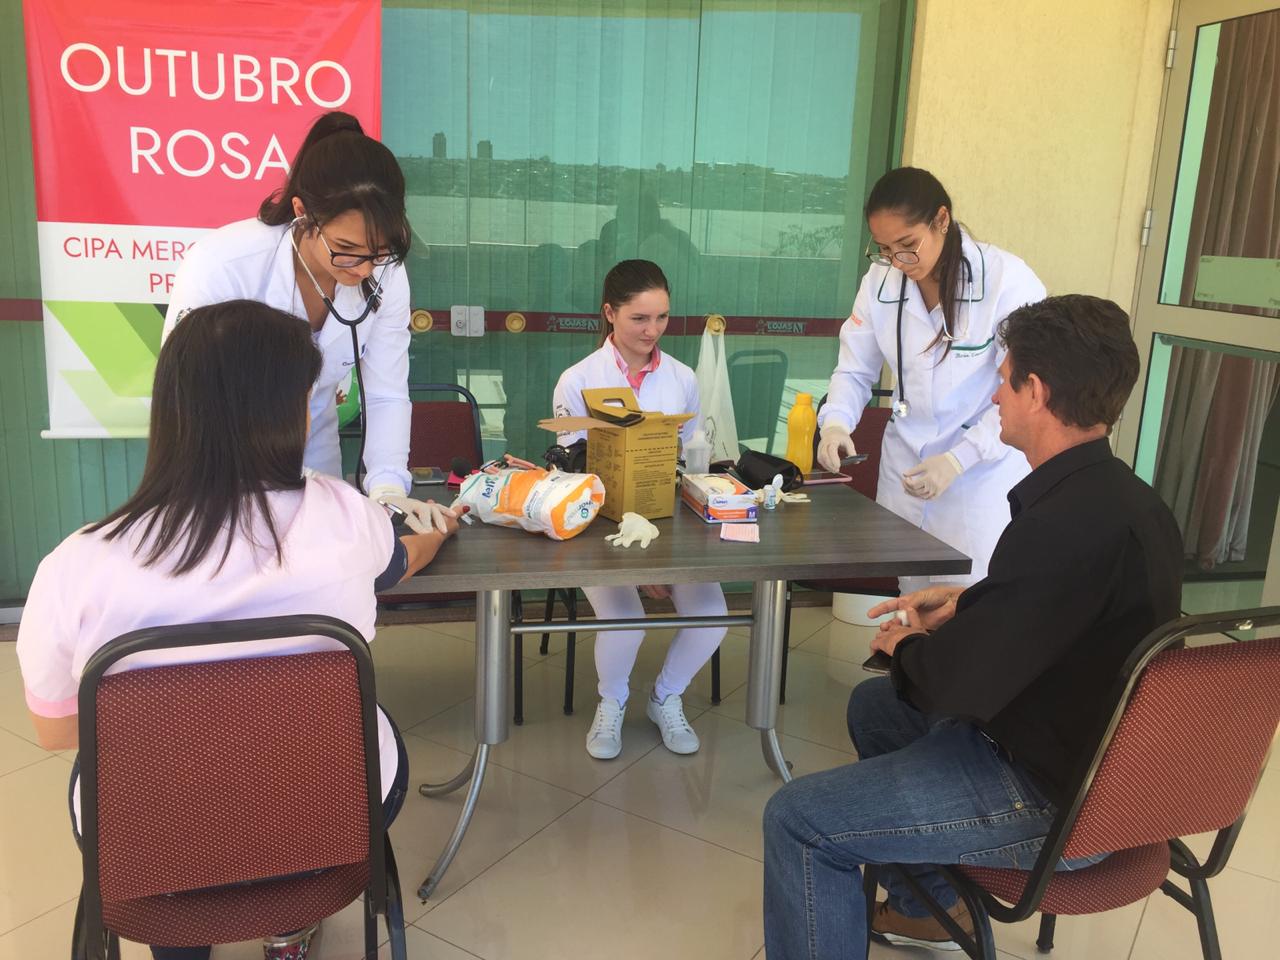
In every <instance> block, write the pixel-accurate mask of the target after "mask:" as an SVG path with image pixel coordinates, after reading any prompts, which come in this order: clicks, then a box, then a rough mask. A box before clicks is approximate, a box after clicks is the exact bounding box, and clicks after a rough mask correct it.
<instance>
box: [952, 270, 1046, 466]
mask: <svg viewBox="0 0 1280 960" xmlns="http://www.w3.org/2000/svg"><path fill="white" fill-rule="evenodd" d="M1004 266H1005V271H1006V274H1007V275H1006V276H1005V277H1003V278H1002V279H1001V283H1000V289H999V291H998V292H997V295H996V304H997V305H996V313H995V316H996V317H997V318H998V319H997V321H996V327H995V330H994V331H993V332H994V334H995V338H996V342H995V361H994V362H995V365H996V366H997V367H999V366H1000V364H1001V363H1003V362H1004V358H1005V355H1006V354H1007V353H1008V352H1009V351H1008V349H1007V348H1006V347H1005V345H1004V344H1003V343H1001V342H1000V334H999V324H1000V323H1001V322H1002V321H1003V320H1004V318H1005V317H1007V316H1008V315H1009V314H1011V313H1013V311H1014V310H1017V309H1018V308H1019V307H1021V306H1025V305H1026V304H1028V303H1036V302H1037V301H1039V300H1043V299H1044V298H1045V289H1044V284H1043V283H1041V282H1040V279H1039V278H1038V277H1037V276H1036V275H1035V274H1034V273H1032V272H1031V268H1030V267H1028V266H1027V265H1026V264H1025V263H1023V262H1022V261H1021V260H1017V259H1016V258H1012V257H1007V258H1006V260H1005V264H1004ZM1009 449H1010V448H1009V447H1008V446H1007V445H1006V444H1005V443H1004V441H1002V440H1001V439H1000V410H999V408H998V407H996V405H995V404H993V403H990V402H988V403H987V405H986V409H984V410H983V412H982V414H981V415H980V416H979V417H978V419H977V420H976V421H975V422H974V424H973V425H972V426H971V427H970V428H969V429H968V430H966V431H965V432H964V437H963V438H962V439H961V440H960V442H959V443H957V444H956V445H955V446H954V447H952V448H951V453H952V454H953V455H954V456H955V458H956V459H957V460H958V461H960V467H961V469H962V470H968V469H969V468H970V467H972V466H973V465H974V464H975V463H977V462H978V461H979V460H999V459H1000V458H1001V457H1003V456H1004V455H1005V454H1006V453H1008V452H1009Z"/></svg>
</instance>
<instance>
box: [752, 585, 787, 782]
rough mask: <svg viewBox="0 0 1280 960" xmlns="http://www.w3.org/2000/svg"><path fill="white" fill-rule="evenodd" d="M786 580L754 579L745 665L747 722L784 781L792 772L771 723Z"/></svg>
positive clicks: (784, 616) (774, 718)
mask: <svg viewBox="0 0 1280 960" xmlns="http://www.w3.org/2000/svg"><path fill="white" fill-rule="evenodd" d="M786 602H787V582H786V581H785V580H760V581H757V583H756V585H755V589H754V590H753V592H752V595H751V618H752V620H753V623H752V626H751V659H750V662H749V663H748V666H747V726H749V727H752V728H753V729H756V730H759V731H760V747H761V750H762V751H763V752H764V759H765V762H766V763H767V764H768V765H769V768H770V769H771V770H773V772H774V773H776V774H777V775H778V776H779V777H781V778H782V779H783V780H784V781H789V780H790V779H791V772H790V769H789V766H788V764H787V761H786V759H785V758H784V757H783V756H782V748H781V746H779V744H778V735H777V733H776V732H775V731H774V727H776V726H777V724H778V693H779V692H780V691H781V689H782V644H783V643H784V642H785V628H786V621H787V606H786Z"/></svg>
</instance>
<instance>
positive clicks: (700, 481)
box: [680, 473, 757, 523]
mask: <svg viewBox="0 0 1280 960" xmlns="http://www.w3.org/2000/svg"><path fill="white" fill-rule="evenodd" d="M680 499H681V500H683V501H684V505H685V506H686V507H688V508H689V509H690V510H692V511H693V512H694V513H696V514H697V515H698V516H699V517H701V518H702V519H703V520H704V521H706V522H707V523H755V521H756V509H757V507H756V495H755V492H754V491H753V490H752V489H751V488H750V487H748V486H746V484H743V483H740V482H739V481H737V480H735V479H734V478H733V477H731V476H729V475H728V474H727V473H686V474H685V475H684V479H683V480H682V481H681V483H680Z"/></svg>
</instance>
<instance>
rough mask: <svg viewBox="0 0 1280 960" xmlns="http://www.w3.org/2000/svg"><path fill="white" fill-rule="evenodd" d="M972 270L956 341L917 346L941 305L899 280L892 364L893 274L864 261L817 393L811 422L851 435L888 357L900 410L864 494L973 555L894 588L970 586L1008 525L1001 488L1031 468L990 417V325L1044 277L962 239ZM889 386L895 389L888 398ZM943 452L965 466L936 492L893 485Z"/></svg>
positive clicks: (929, 333)
mask: <svg viewBox="0 0 1280 960" xmlns="http://www.w3.org/2000/svg"><path fill="white" fill-rule="evenodd" d="M962 243H963V250H964V254H965V256H966V257H967V258H968V260H969V263H970V265H971V266H972V268H973V279H972V293H971V292H970V284H969V282H968V280H967V278H966V276H965V274H964V272H963V270H962V272H961V278H960V281H961V288H960V299H958V301H957V304H956V307H957V318H956V319H957V326H956V333H957V340H956V341H955V342H954V343H953V344H952V345H951V352H950V353H949V354H947V356H946V359H943V353H944V350H945V344H943V343H939V344H938V345H937V346H936V347H934V348H933V349H932V350H929V349H928V347H929V344H930V343H931V342H932V341H933V339H934V337H936V336H937V335H938V331H939V330H940V329H941V328H942V307H941V305H939V306H938V307H936V308H934V310H933V311H932V312H931V311H929V310H927V309H926V308H925V305H924V300H923V298H922V297H921V295H920V288H919V287H918V286H917V285H916V283H915V282H914V281H912V280H908V281H907V288H906V301H905V303H904V304H903V310H902V362H903V365H904V366H905V367H906V370H905V371H903V370H898V369H897V366H898V352H897V317H898V301H899V293H900V291H901V289H902V287H901V284H902V273H901V272H900V271H899V270H898V269H897V268H896V267H885V266H879V265H872V267H871V269H870V270H869V271H867V275H866V276H865V277H863V278H862V286H861V287H860V288H859V289H858V296H857V298H856V299H855V301H854V304H853V312H852V313H851V314H850V316H849V319H848V320H846V321H845V322H844V325H843V326H842V327H841V328H840V358H839V361H838V362H837V364H836V369H835V372H834V373H833V374H832V375H831V384H830V386H829V387H828V391H827V402H826V405H825V406H824V407H823V409H822V414H821V416H820V417H819V425H820V426H823V425H826V424H828V423H837V424H840V425H841V426H845V427H848V428H849V429H850V430H851V431H852V429H853V428H854V427H856V426H857V424H858V420H859V419H860V418H861V416H862V411H863V410H864V409H865V408H866V405H867V402H868V400H869V399H870V397H871V389H872V385H873V384H874V383H875V382H876V380H877V379H878V378H879V376H880V371H881V367H882V365H883V364H884V363H885V362H888V364H889V366H890V368H891V369H893V371H894V374H895V376H897V377H900V378H902V382H903V386H904V387H905V390H906V399H907V403H908V404H909V406H910V408H911V409H910V412H909V414H908V416H907V417H906V418H903V419H899V418H897V417H895V418H893V419H892V420H891V421H890V423H889V426H888V428H887V429H886V430H885V435H884V446H883V448H882V452H881V459H880V479H879V486H878V488H877V492H876V500H877V502H879V503H880V504H882V505H883V506H885V507H888V508H889V509H890V510H892V511H893V512H894V513H896V514H898V516H900V517H903V518H904V519H906V520H909V521H911V522H912V523H914V524H915V525H916V526H918V527H920V528H921V529H923V530H925V531H926V532H928V533H931V534H933V535H934V536H935V537H937V538H938V539H939V540H942V541H943V542H944V543H947V544H949V545H950V546H953V547H955V548H956V549H957V550H960V551H961V552H963V553H965V554H966V555H968V556H969V557H971V558H972V559H973V569H972V572H971V573H970V574H969V575H968V576H965V577H960V576H955V575H945V576H937V577H903V578H901V581H900V586H901V587H902V590H903V592H907V591H909V590H918V589H921V588H922V587H924V586H927V585H928V584H929V583H930V582H935V583H961V584H972V583H976V582H977V581H978V580H981V579H982V578H983V577H985V576H986V573H987V563H988V561H989V560H990V559H991V553H992V551H994V550H995V546H996V541H997V540H999V538H1000V534H1001V533H1002V532H1003V530H1004V528H1005V526H1006V524H1008V522H1009V501H1008V498H1007V495H1008V492H1009V490H1010V489H1011V488H1012V487H1013V486H1014V485H1015V484H1016V483H1017V482H1018V481H1019V480H1021V479H1022V478H1023V477H1025V476H1026V475H1027V474H1028V473H1029V472H1030V470H1031V468H1030V466H1029V465H1028V464H1027V459H1026V457H1024V456H1023V455H1022V453H1020V452H1019V451H1017V450H1014V449H1013V448H1012V447H1009V446H1006V445H1005V444H1004V443H1002V442H1001V440H1000V413H999V410H998V409H997V408H996V407H995V405H994V404H993V403H992V402H991V395H992V394H993V393H994V392H995V390H996V386H997V385H998V383H999V375H998V373H997V369H998V368H999V366H1000V363H1001V361H1003V360H1004V356H1005V353H1006V351H1005V348H1004V347H1002V346H1001V345H1000V343H999V338H998V337H997V327H998V325H999V323H1000V321H1001V320H1003V319H1004V318H1005V317H1006V316H1008V315H1009V314H1010V313H1011V312H1012V311H1013V310H1015V309H1017V308H1018V307H1020V306H1022V305H1023V304H1026V303H1033V302H1035V301H1037V300H1042V299H1044V296H1045V289H1044V284H1042V283H1041V282H1040V280H1039V279H1038V278H1037V277H1036V275H1035V274H1034V273H1032V271H1031V268H1030V267H1028V266H1027V265H1026V264H1025V263H1023V262H1022V261H1021V260H1020V259H1018V258H1017V257H1015V256H1013V254H1010V253H1006V252H1005V251H1003V250H1001V249H999V248H997V247H993V246H992V245H991V244H989V243H977V242H975V241H974V240H973V239H972V238H971V237H970V236H969V235H968V234H967V233H963V234H962ZM896 396H897V393H896V391H895V398H896ZM948 451H950V452H951V453H953V454H954V455H955V456H956V458H957V459H958V460H959V461H960V464H961V465H962V466H963V467H964V468H965V469H964V472H963V473H961V474H960V476H959V477H957V478H956V480H955V482H954V483H952V484H951V486H949V487H948V488H947V489H946V491H945V492H944V493H943V494H942V495H941V496H939V497H936V498H935V499H933V500H921V499H919V498H918V497H913V496H911V495H910V494H908V493H907V492H906V491H905V490H904V489H903V487H902V474H903V472H904V471H906V470H909V469H911V468H912V467H914V466H915V465H916V464H918V463H920V462H921V461H922V460H924V459H925V458H927V457H931V456H934V455H935V454H940V453H946V452H948Z"/></svg>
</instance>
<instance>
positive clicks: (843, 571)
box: [386, 484, 970, 595]
mask: <svg viewBox="0 0 1280 960" xmlns="http://www.w3.org/2000/svg"><path fill="white" fill-rule="evenodd" d="M805 492H806V493H808V495H809V496H810V497H811V498H812V502H811V503H808V504H779V505H778V508H777V509H776V510H772V511H766V510H763V509H762V510H761V511H760V521H759V527H760V542H759V543H731V542H726V541H722V540H721V539H720V525H719V524H710V523H704V522H703V521H702V520H701V519H699V518H698V517H697V516H695V515H694V513H693V512H692V511H691V510H690V509H689V508H688V507H686V506H684V505H683V504H682V503H680V502H679V501H677V503H676V514H675V516H674V517H668V518H667V519H665V520H658V521H656V522H655V526H657V528H658V529H659V530H660V531H661V535H660V536H659V537H658V538H657V539H656V540H654V541H653V542H651V543H650V544H649V546H648V548H647V549H641V548H640V546H639V544H633V545H632V546H630V547H627V548H625V549H624V548H622V547H614V546H612V545H611V544H609V543H607V542H606V541H605V539H604V538H605V535H606V534H610V533H615V532H616V531H617V529H618V525H617V524H616V523H614V522H613V521H611V520H607V519H605V518H604V517H597V518H596V520H595V521H594V522H593V523H592V524H591V526H590V527H588V528H587V529H586V531H585V532H583V533H581V534H579V535H578V536H577V537H575V538H574V539H572V540H566V541H563V542H560V541H555V540H549V539H547V538H546V537H544V536H541V535H539V534H531V533H526V532H525V531H523V530H519V529H510V528H504V527H496V526H492V525H489V524H482V523H480V522H479V521H477V522H476V523H474V524H472V525H471V526H466V525H464V526H463V527H462V529H461V530H460V531H459V532H458V535H457V536H456V537H454V538H452V539H451V540H449V541H448V542H447V543H446V544H445V545H444V546H443V548H441V550H440V552H439V554H437V556H436V558H435V560H434V561H433V562H432V563H431V564H430V565H429V566H428V567H426V568H425V569H423V570H422V571H421V572H420V573H419V574H418V575H417V576H415V577H411V578H409V579H408V580H405V581H404V582H403V583H401V584H399V585H398V586H396V587H394V588H392V589H391V590H388V591H386V594H387V595H395V594H423V593H454V592H463V591H468V592H469V591H475V590H497V589H507V590H533V589H538V588H542V589H546V588H549V587H594V586H622V585H638V584H644V583H686V582H699V581H702V582H707V581H713V582H720V583H724V582H729V581H756V580H827V579H843V578H848V577H899V576H936V575H940V574H963V573H968V572H969V568H970V561H969V558H968V557H966V556H965V555H964V554H962V553H960V552H959V551H957V550H955V549H953V548H951V547H949V546H947V545H946V544H945V543H943V542H942V541H940V540H938V539H936V538H935V537H933V536H931V535H929V534H927V533H925V532H924V531H922V530H920V529H919V528H918V527H915V526H913V525H911V524H910V523H908V522H907V521H905V520H903V519H902V518H901V517H899V516H897V515H896V514H894V513H891V512H890V511H888V510H886V509H885V508H884V507H882V506H880V505H879V504H877V503H875V502H873V501H871V500H868V499H867V498H866V497H864V496H862V495H861V494H859V493H857V492H856V491H854V490H851V489H849V488H848V487H847V486H846V485H844V484H832V485H827V486H815V487H807V488H805Z"/></svg>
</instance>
